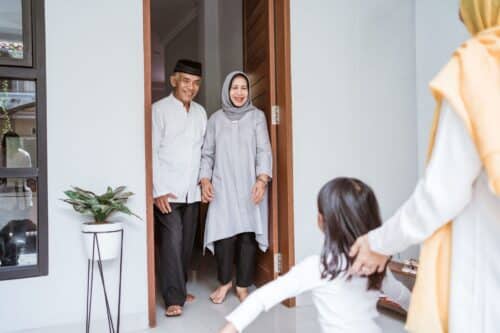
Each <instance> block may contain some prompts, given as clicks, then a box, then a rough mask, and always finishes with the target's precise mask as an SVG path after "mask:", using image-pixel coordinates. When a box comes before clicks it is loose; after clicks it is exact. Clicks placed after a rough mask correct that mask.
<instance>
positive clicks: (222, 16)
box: [219, 0, 243, 80]
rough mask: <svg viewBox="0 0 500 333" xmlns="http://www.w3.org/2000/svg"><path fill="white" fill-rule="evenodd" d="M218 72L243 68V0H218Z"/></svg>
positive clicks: (222, 72)
mask: <svg viewBox="0 0 500 333" xmlns="http://www.w3.org/2000/svg"><path fill="white" fill-rule="evenodd" d="M219 22H220V23H219V25H220V30H219V33H220V72H221V79H222V80H224V79H225V77H226V76H227V74H229V73H230V72H232V71H234V70H243V0H219Z"/></svg>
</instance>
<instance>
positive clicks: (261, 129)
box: [200, 71, 272, 304]
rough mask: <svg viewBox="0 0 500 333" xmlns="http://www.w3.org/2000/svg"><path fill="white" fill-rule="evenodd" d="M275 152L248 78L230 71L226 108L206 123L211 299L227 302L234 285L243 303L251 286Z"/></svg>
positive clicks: (204, 179)
mask: <svg viewBox="0 0 500 333" xmlns="http://www.w3.org/2000/svg"><path fill="white" fill-rule="evenodd" d="M271 175H272V153H271V144H270V141H269V133H268V130H267V123H266V117H265V115H264V112H262V111H261V110H259V109H257V108H255V107H254V106H253V105H252V102H251V97H250V81H249V79H248V76H247V75H246V74H245V73H243V72H240V71H236V72H232V73H230V74H229V75H228V76H227V77H226V80H225V81H224V85H223V87H222V109H221V110H219V111H217V112H215V113H214V114H213V115H212V116H211V117H210V119H209V120H208V124H207V132H206V136H205V142H204V144H203V148H202V158H201V170H200V183H201V187H202V200H203V201H204V202H209V203H210V205H209V207H208V212H207V219H206V228H205V237H204V248H207V249H209V250H210V251H211V252H212V253H215V257H216V260H217V277H218V280H219V282H220V286H219V287H218V288H217V289H216V290H215V291H214V292H213V293H212V295H211V296H210V299H211V300H212V302H214V303H216V304H220V303H222V302H224V300H225V298H226V295H227V293H228V291H229V290H230V289H231V288H232V280H233V274H232V273H233V272H232V271H233V263H234V262H235V263H236V295H237V296H238V298H239V299H240V301H243V300H244V299H245V298H246V297H247V296H248V287H249V286H250V285H252V284H253V282H254V281H253V279H254V273H255V267H256V256H257V250H258V248H259V249H260V250H261V251H262V252H265V251H266V250H267V247H268V200H267V184H268V182H269V181H270V179H271Z"/></svg>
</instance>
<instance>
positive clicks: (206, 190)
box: [200, 178, 215, 203]
mask: <svg viewBox="0 0 500 333" xmlns="http://www.w3.org/2000/svg"><path fill="white" fill-rule="evenodd" d="M200 183H201V201H202V202H203V203H209V202H212V200H213V199H214V196H215V193H214V187H213V185H212V182H211V181H210V179H208V178H203V179H202V180H201V181H200Z"/></svg>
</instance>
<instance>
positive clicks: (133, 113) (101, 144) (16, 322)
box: [0, 0, 147, 332]
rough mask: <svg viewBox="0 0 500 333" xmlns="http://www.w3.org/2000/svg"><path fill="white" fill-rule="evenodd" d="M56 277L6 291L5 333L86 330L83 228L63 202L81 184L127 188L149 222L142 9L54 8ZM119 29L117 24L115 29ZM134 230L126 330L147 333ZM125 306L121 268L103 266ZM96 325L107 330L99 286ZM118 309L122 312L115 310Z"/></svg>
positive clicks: (142, 269)
mask: <svg viewBox="0 0 500 333" xmlns="http://www.w3.org/2000/svg"><path fill="white" fill-rule="evenodd" d="M45 3H46V44H47V52H46V59H47V60H46V62H47V121H48V124H47V133H48V137H47V139H48V143H47V144H48V146H47V147H48V183H49V186H48V203H49V207H48V212H49V275H48V276H44V277H36V278H29V279H19V280H9V281H2V282H1V283H0V295H1V298H2V301H1V302H0V323H1V324H0V331H2V332H10V331H17V330H25V329H34V330H35V331H36V329H37V328H39V327H44V326H56V325H64V324H70V323H74V324H76V326H75V328H74V329H68V330H66V331H67V332H77V331H83V330H84V327H85V324H84V322H85V304H86V278H87V261H86V256H85V254H84V250H83V246H82V240H81V235H80V225H81V223H82V222H84V221H88V220H89V218H84V217H81V216H79V215H78V214H77V213H75V212H74V211H72V209H71V208H70V207H69V206H67V204H65V203H63V202H61V201H60V200H59V199H60V198H62V197H63V191H64V190H66V189H68V188H69V186H71V185H78V186H82V187H84V188H88V189H92V190H95V191H98V192H101V191H104V190H105V187H106V186H107V185H110V186H113V187H115V186H118V185H127V186H128V188H129V189H130V190H131V191H133V192H134V193H135V196H134V197H132V198H131V200H130V201H129V206H130V208H131V210H132V211H134V212H135V213H137V214H138V215H140V216H143V217H144V216H145V205H146V202H145V197H146V194H145V170H144V94H143V91H144V71H143V68H144V62H143V30H142V24H143V21H142V2H141V1H135V0H108V1H101V0H87V1H85V2H77V1H66V0H46V1H45ZM110 22H111V23H110ZM113 220H121V221H124V222H125V240H124V242H125V243H124V244H125V246H124V265H123V267H124V272H123V298H122V329H123V331H124V332H126V331H128V332H130V331H134V330H135V331H139V330H142V329H145V328H146V327H147V278H146V277H147V275H146V260H145V258H146V223H145V221H139V220H137V219H134V218H129V217H123V216H115V217H114V218H113ZM104 270H105V276H106V281H107V284H108V285H107V287H108V288H109V292H110V294H111V301H112V304H113V305H116V290H117V289H118V284H117V276H118V261H113V262H109V263H105V265H104ZM94 287H95V293H94V304H93V308H92V317H93V319H94V320H95V326H93V328H94V327H97V326H101V327H104V325H105V323H106V322H105V321H104V318H105V314H106V310H105V306H104V302H103V298H102V294H101V292H100V290H101V286H100V284H99V280H97V275H96V280H95V286H94ZM113 309H116V308H115V307H113Z"/></svg>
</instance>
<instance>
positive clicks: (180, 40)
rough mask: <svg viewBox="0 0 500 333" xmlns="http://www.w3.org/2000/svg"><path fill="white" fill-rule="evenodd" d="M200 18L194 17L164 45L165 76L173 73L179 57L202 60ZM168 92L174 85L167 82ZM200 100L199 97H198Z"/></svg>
mask: <svg viewBox="0 0 500 333" xmlns="http://www.w3.org/2000/svg"><path fill="white" fill-rule="evenodd" d="M198 33H199V27H198V20H197V19H196V18H195V19H193V20H192V21H191V22H190V23H189V24H188V25H187V26H186V27H185V28H184V29H183V30H182V31H181V32H180V33H179V34H178V35H177V36H175V38H174V39H172V40H171V41H170V42H169V43H168V44H166V45H165V47H164V50H165V51H164V56H165V69H164V70H165V78H166V79H167V81H168V78H169V77H170V75H171V74H172V71H173V69H174V67H175V63H176V62H177V60H178V59H191V60H195V61H200V60H201V56H200V50H199V49H198V43H197V41H198V38H199V37H198ZM165 89H166V93H167V94H170V92H171V91H172V87H171V86H170V83H169V82H167V84H166V87H165ZM196 100H197V101H199V99H196Z"/></svg>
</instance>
